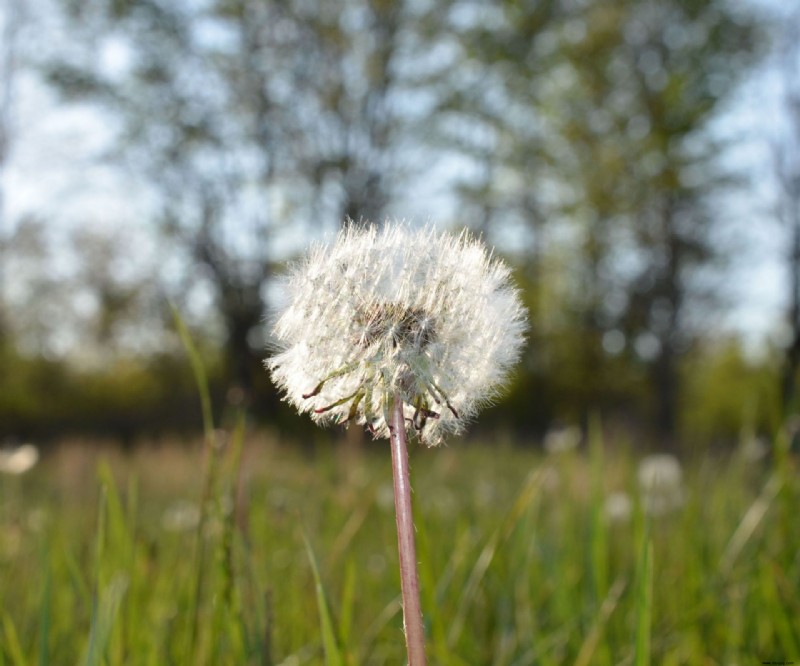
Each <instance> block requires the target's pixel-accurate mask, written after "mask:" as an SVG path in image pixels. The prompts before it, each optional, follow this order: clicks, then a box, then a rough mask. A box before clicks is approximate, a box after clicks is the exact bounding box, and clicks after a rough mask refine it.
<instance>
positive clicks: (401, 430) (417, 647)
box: [389, 394, 427, 666]
mask: <svg viewBox="0 0 800 666" xmlns="http://www.w3.org/2000/svg"><path fill="white" fill-rule="evenodd" d="M389 430H390V432H391V444H392V472H393V474H394V509H395V514H396V517H397V549H398V552H399V554H400V589H401V590H402V594H403V628H404V629H405V634H406V650H407V651H408V666H425V664H426V663H427V661H426V659H425V632H424V629H423V627H422V606H421V605H420V601H419V577H418V576H417V551H416V546H415V545H414V517H413V515H412V513H411V482H410V476H409V468H408V447H407V445H406V423H405V419H404V417H403V401H402V399H401V398H400V396H399V395H397V394H395V395H394V398H393V401H392V413H391V423H390V424H389Z"/></svg>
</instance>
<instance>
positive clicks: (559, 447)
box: [544, 426, 583, 455]
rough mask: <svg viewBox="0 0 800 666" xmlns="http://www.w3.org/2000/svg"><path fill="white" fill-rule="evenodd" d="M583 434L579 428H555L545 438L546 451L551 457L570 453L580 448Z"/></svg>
mask: <svg viewBox="0 0 800 666" xmlns="http://www.w3.org/2000/svg"><path fill="white" fill-rule="evenodd" d="M582 439H583V434H582V433H581V429H580V428H579V427H578V426H565V427H562V428H553V429H551V430H548V431H547V434H546V435H545V436H544V450H545V451H547V453H549V454H551V455H558V454H562V453H568V452H569V451H574V450H575V449H577V448H578V446H579V445H580V443H581V440H582Z"/></svg>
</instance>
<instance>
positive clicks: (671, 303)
mask: <svg viewBox="0 0 800 666" xmlns="http://www.w3.org/2000/svg"><path fill="white" fill-rule="evenodd" d="M578 11H579V16H578V17H576V19H575V20H580V21H582V24H581V25H582V30H584V31H585V33H586V36H585V38H583V39H580V40H576V41H575V43H574V45H573V46H572V47H571V48H569V49H568V50H569V53H570V59H571V61H572V63H573V72H574V73H575V77H574V79H575V81H576V85H575V86H574V87H571V88H570V89H569V91H568V92H567V94H566V97H567V99H565V104H566V106H567V108H570V106H571V107H572V108H573V111H572V113H570V112H567V113H565V114H564V115H565V117H567V118H572V119H573V122H572V123H571V124H572V125H573V126H575V125H577V126H578V127H580V124H579V123H575V122H574V119H575V118H576V117H577V118H580V117H582V118H583V119H584V123H585V125H584V127H587V128H589V129H588V130H585V131H584V132H583V134H584V135H589V136H586V137H585V139H584V140H582V141H579V142H574V141H573V142H571V143H570V145H571V146H573V147H577V149H578V150H577V151H576V152H575V154H574V159H573V160H572V163H573V164H574V165H576V167H577V173H576V174H575V178H574V181H575V182H576V183H577V186H578V187H579V188H580V190H581V191H582V196H581V197H580V198H579V202H580V206H581V207H582V208H583V210H584V211H585V214H584V219H585V220H586V224H585V232H584V238H585V239H586V242H585V245H584V247H585V251H586V253H587V257H588V258H589V260H588V261H586V262H585V263H584V266H585V267H586V269H588V274H587V281H586V284H589V285H594V290H595V294H594V296H593V297H592V298H590V302H591V309H592V310H594V312H595V314H593V315H592V318H593V319H595V320H597V319H598V316H599V317H600V318H602V319H603V320H604V321H603V324H604V325H602V327H601V329H600V331H599V332H601V331H603V330H605V331H606V332H609V331H619V332H622V333H624V334H625V336H626V339H627V340H628V341H629V342H631V341H632V342H633V345H632V350H631V351H632V352H633V353H635V354H636V357H637V359H638V362H640V363H642V364H643V365H644V367H646V368H647V371H648V373H649V376H650V381H651V386H652V390H653V394H654V397H655V403H656V413H655V425H656V427H657V429H658V432H659V434H660V435H661V436H662V438H663V441H664V443H665V444H667V445H673V444H674V442H675V435H676V425H677V395H678V392H679V385H678V359H679V358H680V356H681V354H682V353H683V352H684V351H685V350H686V349H687V348H688V345H689V344H690V343H691V340H692V339H693V336H694V335H695V334H696V333H697V330H698V329H697V323H696V321H693V318H695V319H696V317H695V316H696V314H697V313H698V312H699V311H700V310H701V308H702V305H701V304H702V303H703V301H702V300H700V299H701V298H702V296H703V295H704V294H703V293H702V290H701V288H700V283H699V282H698V279H697V278H698V275H700V274H701V273H702V272H703V271H705V270H708V269H709V267H710V266H712V264H713V262H714V261H715V260H716V259H717V257H719V255H720V252H721V249H720V248H718V247H717V246H716V245H715V243H714V241H713V239H712V230H713V228H714V224H715V223H719V222H720V221H719V220H718V219H716V217H715V215H714V210H713V200H712V196H713V195H714V194H715V193H717V192H719V191H720V189H721V187H722V186H724V185H725V184H726V182H728V179H727V174H725V173H724V171H723V169H722V168H721V166H720V163H719V161H718V156H719V154H720V152H721V148H722V146H720V145H719V144H718V143H717V142H715V141H714V140H713V139H712V138H711V135H710V133H709V131H708V130H709V125H710V123H711V121H712V120H713V119H714V117H715V112H716V111H717V109H718V107H719V105H720V102H721V101H722V100H723V99H724V98H725V95H726V94H727V93H728V92H729V91H730V90H731V89H732V88H733V86H734V84H735V83H736V82H737V81H738V79H739V77H740V76H741V74H742V73H743V72H744V71H745V70H746V65H747V64H748V63H749V62H750V60H751V56H752V52H753V44H754V30H753V28H752V26H751V25H750V24H749V23H748V21H747V19H746V17H743V16H737V15H735V14H733V13H732V12H731V11H730V10H728V9H727V8H726V6H725V3H723V2H720V1H716V0H706V1H704V2H699V3H698V2H692V1H689V0H672V1H670V2H658V3H657V2H630V3H609V2H607V1H606V0H595V1H593V2H589V3H586V4H585V5H582V6H581V8H580V9H579V10H578ZM576 105H577V109H576V108H575V107H576ZM592 128H594V129H593V130H592ZM578 134H579V135H580V134H581V131H580V130H578ZM591 135H593V136H591ZM604 277H605V279H603V278H604ZM609 278H610V280H609ZM598 285H600V287H601V289H602V292H603V293H597V292H596V289H597V286H598ZM591 291H592V290H591V289H590V292H589V293H591ZM614 294H619V296H620V297H619V298H617V297H615V296H614ZM598 304H599V309H598ZM704 323H705V322H704ZM701 325H702V324H701Z"/></svg>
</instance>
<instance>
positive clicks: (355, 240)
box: [267, 223, 527, 666]
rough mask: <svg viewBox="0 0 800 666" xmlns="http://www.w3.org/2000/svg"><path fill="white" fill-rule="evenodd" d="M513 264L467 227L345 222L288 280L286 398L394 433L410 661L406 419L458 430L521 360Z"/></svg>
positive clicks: (276, 366)
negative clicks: (456, 230)
mask: <svg viewBox="0 0 800 666" xmlns="http://www.w3.org/2000/svg"><path fill="white" fill-rule="evenodd" d="M509 278H510V271H509V269H508V267H507V266H506V265H505V264H504V263H503V262H501V261H500V260H498V259H496V258H494V257H492V256H491V254H489V253H487V251H486V249H485V248H484V246H483V245H482V244H481V243H480V242H479V241H478V240H476V239H474V238H473V237H472V236H470V235H469V234H468V233H467V232H466V231H465V232H464V233H462V234H461V235H459V236H457V237H453V236H449V235H447V234H443V233H439V232H437V231H436V230H434V229H433V228H431V227H426V228H423V229H419V230H414V229H412V228H411V227H409V226H408V225H407V224H405V223H398V224H387V225H386V226H384V227H383V228H382V229H377V228H375V227H369V228H366V229H364V228H357V227H355V226H348V227H346V228H345V229H344V230H343V231H342V232H341V233H340V234H339V236H338V238H337V239H336V242H335V243H333V244H332V245H316V246H315V247H314V248H313V249H312V250H311V252H310V253H309V255H308V257H307V258H306V259H305V260H304V261H303V262H301V263H300V264H298V265H297V266H295V267H294V268H293V269H292V270H291V271H290V272H289V274H288V276H287V277H286V280H285V289H286V292H287V295H288V303H287V305H286V307H285V308H284V309H283V311H282V312H281V313H280V315H279V317H278V319H277V322H276V324H275V327H274V335H275V338H276V340H277V344H276V347H277V350H276V351H277V353H276V354H275V355H274V356H272V357H271V358H270V359H268V360H267V367H268V368H269V369H270V371H271V373H272V378H273V380H274V381H275V383H276V384H277V385H278V387H279V388H280V389H282V390H283V392H284V394H285V399H286V400H287V401H288V402H290V403H291V404H292V405H293V406H294V407H296V408H297V409H298V411H300V412H307V413H309V414H310V415H311V418H312V419H313V420H314V421H315V422H317V423H318V424H320V425H328V424H348V425H351V424H354V423H355V424H358V425H360V426H364V427H366V429H367V430H368V431H369V432H370V433H371V434H372V435H373V437H375V438H376V439H390V440H391V444H392V460H393V470H394V477H395V479H394V480H395V484H394V495H395V510H396V513H397V524H398V540H399V548H400V560H401V582H402V585H403V610H404V624H405V628H406V643H407V647H408V649H409V663H410V664H411V665H412V666H415V665H416V664H424V663H425V655H424V647H423V642H422V623H421V613H420V611H419V601H418V598H417V599H416V600H415V599H414V598H413V597H414V596H415V595H416V596H417V597H418V590H417V589H416V588H417V582H416V558H415V554H414V541H413V536H414V533H413V524H412V522H411V498H410V487H409V482H408V460H407V450H406V434H407V431H410V432H412V433H415V434H416V436H417V437H418V439H419V441H421V442H423V443H425V444H426V445H428V446H437V445H439V444H441V443H442V442H443V441H444V439H445V438H446V437H447V435H450V434H456V433H459V432H461V431H463V429H464V427H465V425H466V423H467V422H468V421H469V420H470V419H471V418H472V417H474V416H475V414H476V413H477V412H478V411H479V410H480V408H481V407H483V406H485V405H486V404H487V403H490V402H491V401H492V399H493V398H495V397H496V396H497V394H498V391H499V389H500V388H501V386H502V384H503V383H504V381H505V379H506V378H507V376H508V373H509V371H510V369H511V367H512V366H513V365H514V363H515V362H516V361H517V359H518V357H519V354H520V349H521V347H522V342H523V335H524V332H525V329H526V326H527V324H526V314H525V310H524V308H523V307H522V305H521V303H520V300H519V296H518V293H517V290H516V289H515V288H514V287H513V286H512V285H511V283H510V279H509Z"/></svg>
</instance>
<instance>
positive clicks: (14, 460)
mask: <svg viewBox="0 0 800 666" xmlns="http://www.w3.org/2000/svg"><path fill="white" fill-rule="evenodd" d="M37 462H39V449H37V448H36V446H34V445H33V444H23V445H22V446H20V447H17V448H15V449H9V450H0V472H3V473H5V474H13V475H15V476H17V475H20V474H25V472H27V471H28V470H30V469H33V467H34V466H35V465H36V463H37Z"/></svg>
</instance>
